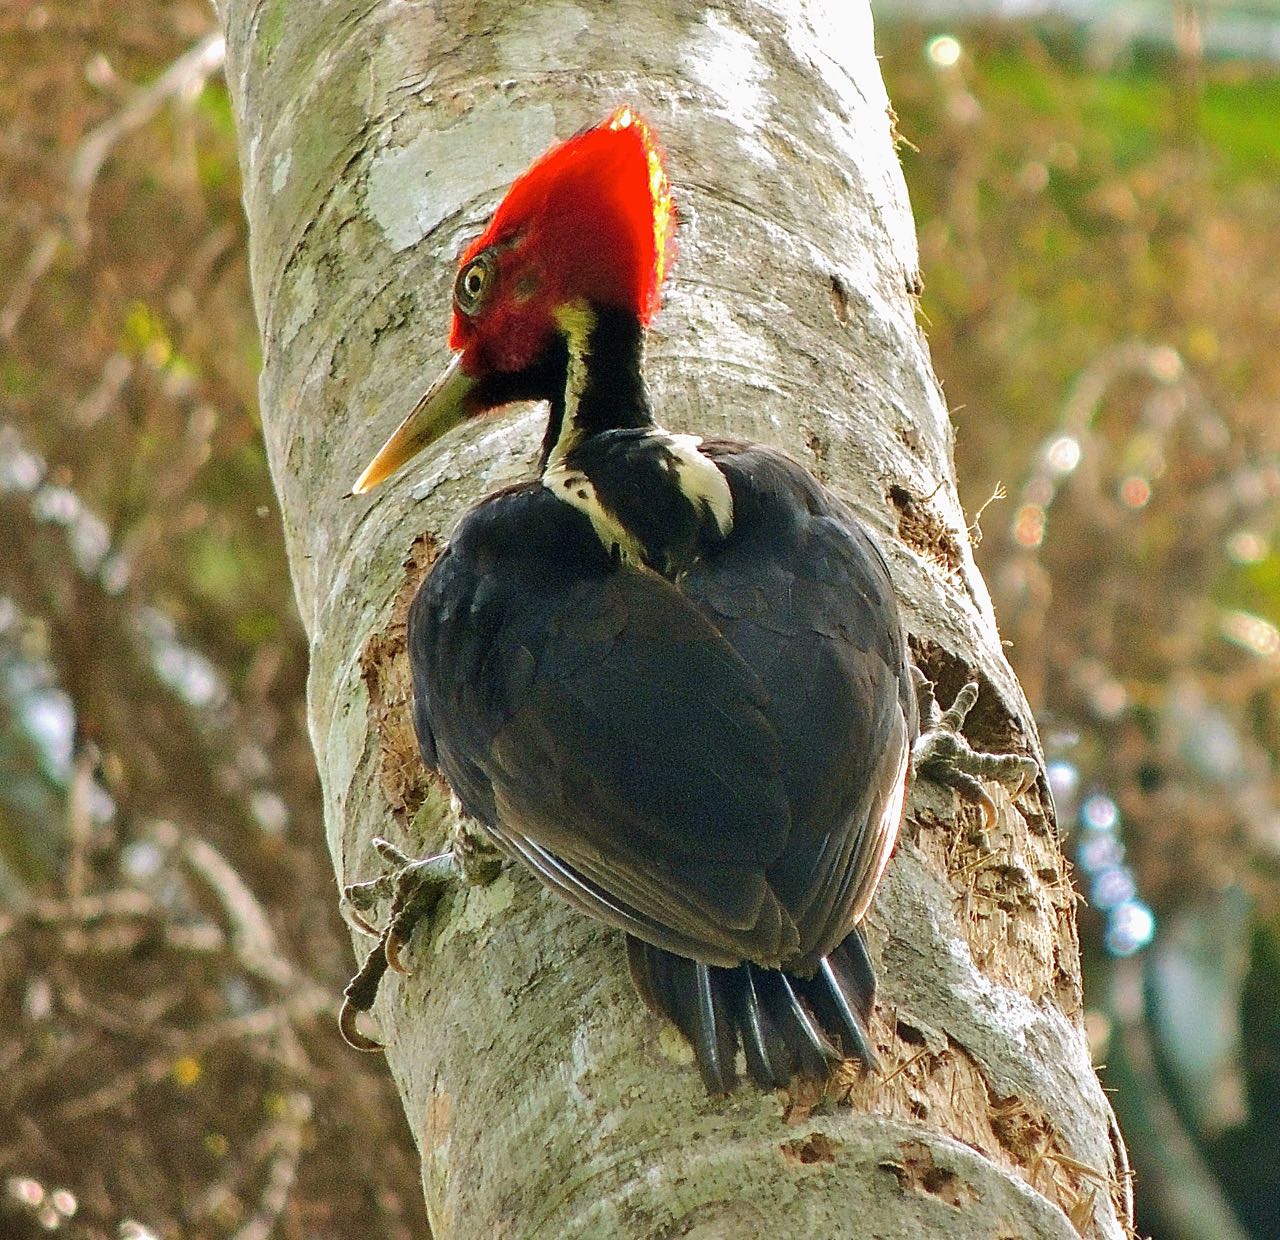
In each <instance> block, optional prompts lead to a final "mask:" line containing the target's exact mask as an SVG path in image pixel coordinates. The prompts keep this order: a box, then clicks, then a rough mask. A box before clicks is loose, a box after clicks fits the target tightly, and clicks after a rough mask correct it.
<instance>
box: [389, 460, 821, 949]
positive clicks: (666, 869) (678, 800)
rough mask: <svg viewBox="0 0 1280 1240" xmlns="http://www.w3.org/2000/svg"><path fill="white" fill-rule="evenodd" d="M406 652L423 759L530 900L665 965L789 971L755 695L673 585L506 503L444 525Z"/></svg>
mask: <svg viewBox="0 0 1280 1240" xmlns="http://www.w3.org/2000/svg"><path fill="white" fill-rule="evenodd" d="M409 635H410V657H411V660H412V663H413V669H414V682H415V698H416V709H417V719H418V727H419V734H420V736H422V737H423V740H424V756H434V757H435V758H436V760H437V762H438V765H439V767H440V769H441V770H442V771H443V773H444V775H445V776H446V778H447V779H448V780H449V782H450V784H451V786H452V787H453V789H454V791H455V792H456V793H457V794H458V796H459V798H460V799H461V801H462V804H463V807H464V809H465V810H466V811H467V812H468V813H469V814H471V815H473V816H474V817H476V818H478V819H480V820H481V821H482V822H484V823H486V824H487V825H488V826H489V828H490V829H491V830H492V831H493V832H494V834H495V836H496V837H497V838H498V839H499V841H500V842H502V843H504V844H505V845H506V846H507V848H508V849H509V850H510V851H512V852H513V853H515V854H516V855H517V856H519V857H520V858H521V859H522V860H524V861H525V862H526V863H527V864H529V865H530V866H531V867H532V868H533V869H534V870H535V872H537V874H538V875H539V877H540V878H541V879H542V880H543V881H544V882H545V883H546V884H547V885H548V886H550V887H552V888H553V889H555V890H557V891H559V892H560V893H561V894H563V895H564V896H565V897H566V898H568V899H569V900H570V901H571V902H573V903H574V904H576V905H578V906H579V907H582V908H583V909H585V910H586V911H588V912H590V913H592V914H594V915H595V916H597V917H599V918H601V919H602V920H604V921H606V922H609V923H611V924H613V925H615V926H618V927H619V928H621V929H624V930H627V931H629V932H630V933H632V934H635V935H638V936H639V937H641V938H643V939H644V940H646V941H647V942H650V943H653V944H656V945H657V946H660V947H663V948H666V949H668V950H670V951H674V952H677V953H679V954H681V955H685V956H693V957H696V958H698V959H701V960H706V961H709V962H712V963H719V964H724V965H731V964H737V963H738V962H739V961H741V960H742V959H744V958H746V959H753V960H757V961H760V962H762V963H778V962H781V961H782V960H785V959H788V958H790V957H791V956H792V955H794V953H795V951H796V949H797V946H798V942H799V940H798V936H797V933H796V930H795V926H794V924H793V922H792V919H791V918H790V917H789V916H788V915H787V913H786V912H785V911H784V909H783V907H782V903H781V901H780V900H779V898H778V895H777V894H776V893H775V891H774V889H773V886H772V885H771V883H770V880H769V877H768V875H769V873H770V871H771V868H773V867H776V866H777V865H778V864H779V862H780V860H782V859H783V856H784V852H785V849H786V847H787V842H788V838H789V835H790V827H791V813H790V805H789V798H788V792H787V779H786V775H785V772H784V771H783V757H782V746H781V744H780V742H779V738H778V737H777V735H776V734H775V730H774V728H773V726H772V725H771V723H770V722H769V720H768V718H767V716H766V713H765V711H766V707H767V706H768V695H767V693H766V690H765V688H764V686H763V685H762V684H761V681H760V679H759V677H758V676H757V675H756V674H755V673H754V672H753V671H752V669H751V668H750V667H749V666H748V663H747V662H746V661H744V659H743V658H742V657H741V656H740V655H739V654H738V653H736V652H735V651H734V650H733V648H732V647H731V646H730V644H729V643H728V642H726V641H725V640H724V638H723V637H722V636H721V634H720V633H719V632H718V631H717V630H716V628H715V627H714V625H713V624H712V623H711V622H710V621H709V620H708V618H707V617H706V615H704V614H703V613H702V612H701V611H700V610H699V608H697V607H696V606H695V605H693V604H692V603H691V602H690V601H689V600H688V599H687V598H685V597H684V596H683V595H682V593H681V592H680V590H678V589H677V588H676V587H675V586H674V585H672V584H671V583H670V582H668V581H666V580H665V579H663V578H661V577H659V576H658V575H656V574H654V573H651V572H649V571H647V570H644V569H639V568H633V567H628V566H618V565H616V564H615V563H613V562H612V561H611V560H610V558H609V556H608V555H607V554H606V553H605V551H604V549H603V547H602V546H601V545H600V543H599V540H598V539H597V537H596V535H595V534H594V532H593V531H592V530H591V527H590V524H589V522H588V521H587V519H586V518H585V517H584V516H583V515H582V514H581V513H579V512H578V511H576V510H575V509H572V508H570V507H569V506H568V505H566V504H564V503H562V502H561V501H559V500H557V499H555V498H554V497H552V496H551V495H550V493H549V492H547V491H546V490H545V489H544V488H542V487H541V486H540V485H537V484H535V485H532V486H525V487H517V488H512V489H511V490H509V491H506V492H503V493H500V494H498V495H497V496H494V497H492V498H490V499H489V500H487V501H486V502H485V503H483V504H481V505H480V506H478V507H477V508H476V509H474V510H473V511H472V512H471V513H470V514H469V515H468V516H467V518H466V519H465V520H464V522H463V524H462V525H461V526H460V527H459V530H458V532H457V534H455V536H454V539H453V540H452V542H451V544H450V547H449V548H448V550H447V551H446V552H445V553H444V554H443V555H442V556H441V558H440V560H439V561H438V562H437V564H436V566H435V567H434V568H433V570H432V572H431V574H430V576H429V577H428V579H427V582H426V583H425V584H424V586H423V589H422V591H421V593H420V594H419V596H418V599H417V600H416V601H415V604H414V607H413V610H412V613H411V616H410V628H409ZM427 738H430V750H428V745H427V743H426V741H427ZM783 864H784V865H785V862H783Z"/></svg>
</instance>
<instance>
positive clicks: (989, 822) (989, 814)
mask: <svg viewBox="0 0 1280 1240" xmlns="http://www.w3.org/2000/svg"><path fill="white" fill-rule="evenodd" d="M978 808H979V809H981V810H982V829H983V831H992V830H994V829H995V825H996V803H995V802H994V801H993V800H992V799H991V798H990V797H989V796H988V795H987V794H986V793H985V792H984V793H983V794H982V796H981V798H979V800H978Z"/></svg>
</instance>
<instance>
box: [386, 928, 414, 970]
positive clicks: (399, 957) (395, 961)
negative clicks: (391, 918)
mask: <svg viewBox="0 0 1280 1240" xmlns="http://www.w3.org/2000/svg"><path fill="white" fill-rule="evenodd" d="M406 945H407V940H406V939H405V938H404V936H403V935H400V934H397V933H396V932H395V931H394V930H389V931H388V932H387V941H386V942H385V943H384V944H383V951H384V952H385V953H386V957H387V966H388V968H390V969H391V970H392V971H393V972H395V973H401V974H403V975H404V976H406V977H408V976H409V975H410V974H411V973H412V972H413V970H412V969H411V968H410V967H409V966H408V965H407V964H405V962H404V959H403V953H404V949H405V947H406Z"/></svg>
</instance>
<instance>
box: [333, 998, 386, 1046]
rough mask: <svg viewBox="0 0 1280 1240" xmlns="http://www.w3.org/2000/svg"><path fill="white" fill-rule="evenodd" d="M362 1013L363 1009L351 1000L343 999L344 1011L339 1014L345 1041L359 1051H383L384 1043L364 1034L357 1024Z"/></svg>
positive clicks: (340, 1026) (339, 1022) (341, 1031)
mask: <svg viewBox="0 0 1280 1240" xmlns="http://www.w3.org/2000/svg"><path fill="white" fill-rule="evenodd" d="M360 1012H361V1009H360V1008H358V1007H356V1005H355V1004H354V1003H352V1002H351V1000H350V999H343V1001H342V1010H341V1011H340V1012H339V1013H338V1031H339V1032H340V1033H341V1034H342V1039H343V1041H344V1042H346V1044H347V1045H348V1046H350V1047H353V1048H354V1049H355V1050H358V1051H380V1050H382V1049H383V1046H382V1043H381V1042H379V1041H378V1040H377V1039H376V1038H371V1037H369V1035H368V1034H367V1033H363V1032H362V1031H361V1029H360V1026H359V1025H358V1024H357V1023H356V1022H357V1020H359V1018H360Z"/></svg>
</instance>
